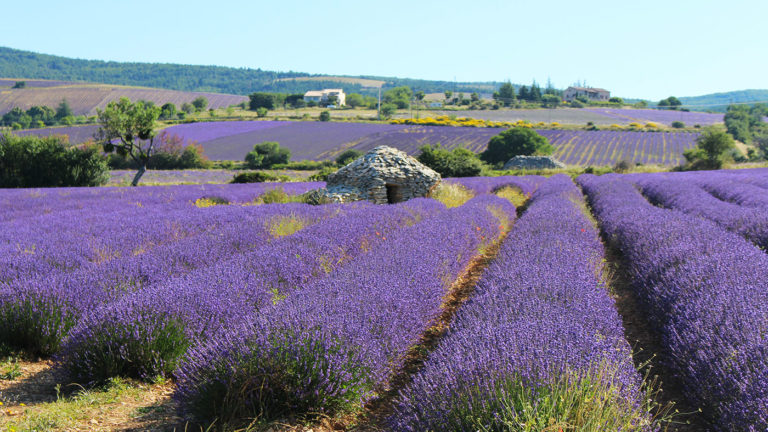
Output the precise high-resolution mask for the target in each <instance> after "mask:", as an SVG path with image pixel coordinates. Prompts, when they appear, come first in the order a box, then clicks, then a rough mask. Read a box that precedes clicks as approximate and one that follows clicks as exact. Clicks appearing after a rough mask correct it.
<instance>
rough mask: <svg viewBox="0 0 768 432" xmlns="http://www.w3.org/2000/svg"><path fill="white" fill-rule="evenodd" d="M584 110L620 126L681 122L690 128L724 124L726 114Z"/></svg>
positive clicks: (604, 109)
mask: <svg viewBox="0 0 768 432" xmlns="http://www.w3.org/2000/svg"><path fill="white" fill-rule="evenodd" d="M584 110H587V111H590V112H593V113H597V114H601V115H604V116H608V117H611V118H613V119H615V120H616V121H615V122H616V123H618V124H628V123H631V122H637V123H647V122H654V123H660V124H665V125H667V126H670V125H671V124H672V122H675V121H681V122H683V123H685V125H686V126H689V127H690V126H693V125H696V124H698V125H702V126H708V125H713V124H716V123H722V122H723V117H724V114H722V113H717V114H714V113H703V112H686V111H670V110H655V109H618V108H584Z"/></svg>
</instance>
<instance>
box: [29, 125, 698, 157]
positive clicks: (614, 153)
mask: <svg viewBox="0 0 768 432" xmlns="http://www.w3.org/2000/svg"><path fill="white" fill-rule="evenodd" d="M95 130H96V126H93V125H88V126H73V127H60V128H48V129H32V130H28V131H22V132H21V134H36V135H39V134H46V135H47V134H51V133H56V134H67V135H69V136H70V141H71V142H72V143H78V142H82V141H85V140H87V139H89V138H91V137H92V135H93V132H95ZM165 130H166V131H167V132H168V133H171V134H177V135H179V136H181V137H183V138H184V139H186V140H191V141H196V142H198V143H199V144H201V145H202V146H203V148H204V149H205V154H206V155H207V156H208V157H209V158H210V159H212V160H243V159H244V158H245V155H246V154H247V153H248V152H249V151H251V150H252V149H253V146H254V145H255V144H258V143H261V142H264V141H277V142H278V143H280V145H281V146H283V147H287V148H288V149H290V150H291V158H292V160H326V159H333V158H334V157H336V156H337V155H338V154H340V153H341V152H343V151H344V150H347V149H350V148H352V149H356V150H360V151H363V152H366V151H368V150H371V149H373V148H374V147H376V146H379V145H388V146H391V147H395V148H398V149H400V150H403V151H405V152H407V153H409V154H411V155H416V154H418V153H419V148H420V147H422V146H424V145H432V144H441V145H442V146H443V147H445V148H448V149H453V148H456V147H464V148H468V149H470V150H472V151H474V152H481V151H483V150H485V148H486V147H487V145H488V141H489V140H490V139H491V138H492V137H493V136H495V135H498V134H499V133H501V132H502V131H504V129H502V128H474V127H447V126H409V125H391V124H375V123H351V122H350V123H346V122H312V121H306V122H289V121H273V120H261V121H226V122H223V121H220V122H201V123H187V124H181V125H175V126H170V127H168V128H166V129H165ZM538 132H539V133H540V134H542V135H544V136H545V137H547V139H549V141H550V142H551V143H552V145H554V146H555V149H556V150H555V153H554V156H555V157H556V158H558V159H559V160H561V161H563V162H564V163H566V164H568V165H576V166H588V165H594V166H597V165H613V164H615V163H616V162H619V161H621V160H630V161H634V162H638V163H644V164H657V165H666V166H671V165H678V164H680V163H682V162H683V161H684V159H683V151H684V150H686V149H688V148H691V147H694V146H695V145H696V142H695V141H696V138H697V137H698V133H694V132H631V131H609V130H601V131H584V130H539V131H538Z"/></svg>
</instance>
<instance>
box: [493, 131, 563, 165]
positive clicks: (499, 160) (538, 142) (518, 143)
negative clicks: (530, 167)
mask: <svg viewBox="0 0 768 432" xmlns="http://www.w3.org/2000/svg"><path fill="white" fill-rule="evenodd" d="M554 150H555V148H554V147H552V145H551V144H550V143H549V141H548V140H547V139H546V138H545V137H543V136H541V135H539V134H538V133H537V132H536V131H535V130H533V129H530V128H525V127H514V128H511V129H508V130H506V131H504V132H502V133H501V134H499V135H496V136H495V137H493V138H491V140H490V141H489V142H488V148H487V149H486V150H485V151H484V152H482V153H481V154H480V159H482V160H483V161H485V162H487V163H489V164H493V165H503V164H504V163H506V162H507V161H508V160H510V159H512V158H513V157H515V156H530V155H548V154H552V152H553V151H554Z"/></svg>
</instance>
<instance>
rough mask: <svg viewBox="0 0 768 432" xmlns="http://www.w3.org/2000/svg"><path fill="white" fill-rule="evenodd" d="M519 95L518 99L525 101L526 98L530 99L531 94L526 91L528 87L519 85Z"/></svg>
mask: <svg viewBox="0 0 768 432" xmlns="http://www.w3.org/2000/svg"><path fill="white" fill-rule="evenodd" d="M519 97H520V100H526V101H527V100H530V99H531V95H530V93H529V92H528V87H526V86H520V92H519Z"/></svg>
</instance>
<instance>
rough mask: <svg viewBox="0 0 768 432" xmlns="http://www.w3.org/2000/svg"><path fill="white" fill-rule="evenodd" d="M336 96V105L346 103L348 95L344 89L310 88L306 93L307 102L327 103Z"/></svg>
mask: <svg viewBox="0 0 768 432" xmlns="http://www.w3.org/2000/svg"><path fill="white" fill-rule="evenodd" d="M334 96H335V98H336V102H335V105H337V106H343V105H346V102H347V95H346V94H344V90H342V89H324V90H310V91H308V92H306V93H304V101H305V102H310V101H312V102H316V103H318V104H327V103H328V102H329V100H330V99H332V97H334Z"/></svg>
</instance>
